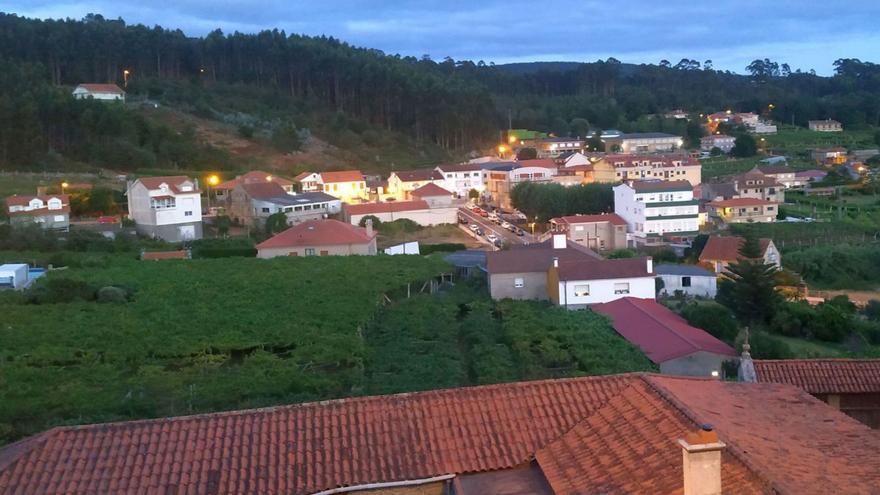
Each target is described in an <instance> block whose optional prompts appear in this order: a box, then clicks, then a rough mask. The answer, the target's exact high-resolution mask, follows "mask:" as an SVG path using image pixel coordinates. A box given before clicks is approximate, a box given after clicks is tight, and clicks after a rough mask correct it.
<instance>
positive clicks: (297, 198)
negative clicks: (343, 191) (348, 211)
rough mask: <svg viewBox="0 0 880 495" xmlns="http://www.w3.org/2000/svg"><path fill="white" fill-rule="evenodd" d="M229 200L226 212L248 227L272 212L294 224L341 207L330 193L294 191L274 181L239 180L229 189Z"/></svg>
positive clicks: (258, 223) (253, 225)
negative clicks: (281, 215)
mask: <svg viewBox="0 0 880 495" xmlns="http://www.w3.org/2000/svg"><path fill="white" fill-rule="evenodd" d="M291 188H292V185H291ZM229 203H230V207H229V213H230V215H229V216H230V217H232V219H233V220H235V221H236V222H238V223H240V224H242V225H246V226H249V227H262V226H263V225H265V223H266V219H267V218H269V216H271V215H273V214H275V213H284V214H285V216H286V217H287V223H288V225H293V224H295V223H299V222H303V221H306V220H316V219H319V218H326V217H328V216H330V215H335V214H337V213H339V212H340V211H342V202H341V201H339V200H338V199H336V198H334V197H333V196H331V195H329V194H326V193H323V192H304V193H299V194H293V193H290V192H288V191H287V190H285V189H284V187H282V186H281V185H280V184H278V183H276V182H275V181H271V182H242V183H239V184H238V185H237V186H235V189H234V190H233V191H232V194H231V198H230V201H229Z"/></svg>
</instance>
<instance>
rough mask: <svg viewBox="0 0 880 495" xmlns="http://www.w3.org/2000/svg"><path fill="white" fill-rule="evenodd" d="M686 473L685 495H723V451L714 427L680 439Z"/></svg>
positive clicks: (722, 444) (704, 428)
mask: <svg viewBox="0 0 880 495" xmlns="http://www.w3.org/2000/svg"><path fill="white" fill-rule="evenodd" d="M678 444H679V445H681V460H682V463H683V466H682V467H683V468H684V469H683V472H684V495H721V450H722V449H723V448H724V447H725V444H724V443H723V442H721V441H720V440H718V434H717V433H715V431H714V429H713V427H712V425H710V424H704V425H703V426H702V427H701V428H700V430H699V431H696V432H693V433H689V434H688V435H687V436H686V437H685V438H684V439H679V440H678Z"/></svg>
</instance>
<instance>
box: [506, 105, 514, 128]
mask: <svg viewBox="0 0 880 495" xmlns="http://www.w3.org/2000/svg"><path fill="white" fill-rule="evenodd" d="M511 129H513V116H512V114H511V113H510V109H509V108H508V109H507V130H508V131H509V130H511Z"/></svg>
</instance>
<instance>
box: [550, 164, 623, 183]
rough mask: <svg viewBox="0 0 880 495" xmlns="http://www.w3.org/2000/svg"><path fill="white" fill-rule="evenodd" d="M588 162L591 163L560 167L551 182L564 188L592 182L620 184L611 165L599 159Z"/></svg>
mask: <svg viewBox="0 0 880 495" xmlns="http://www.w3.org/2000/svg"><path fill="white" fill-rule="evenodd" d="M603 158H604V157H603ZM590 160H591V163H587V164H584V165H569V166H560V167H559V168H558V169H557V171H556V175H555V176H553V177H552V178H551V180H552V181H553V182H555V183H557V184H562V185H565V186H568V185H578V184H592V183H593V182H603V183H613V182H620V179H619V178H618V177H617V175H616V172H615V169H614V165H613V164H611V163H610V162H608V161H607V160H604V159H601V158H597V159H590Z"/></svg>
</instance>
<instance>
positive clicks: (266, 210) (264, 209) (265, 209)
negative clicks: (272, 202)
mask: <svg viewBox="0 0 880 495" xmlns="http://www.w3.org/2000/svg"><path fill="white" fill-rule="evenodd" d="M260 211H262V212H263V213H269V208H261V210H260Z"/></svg>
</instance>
